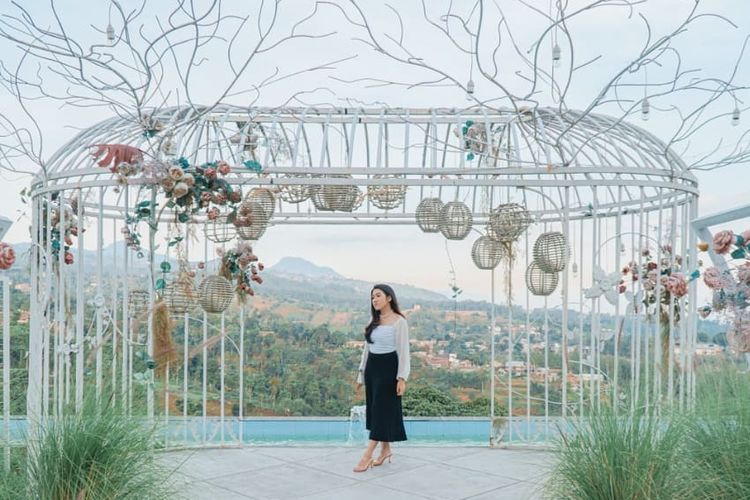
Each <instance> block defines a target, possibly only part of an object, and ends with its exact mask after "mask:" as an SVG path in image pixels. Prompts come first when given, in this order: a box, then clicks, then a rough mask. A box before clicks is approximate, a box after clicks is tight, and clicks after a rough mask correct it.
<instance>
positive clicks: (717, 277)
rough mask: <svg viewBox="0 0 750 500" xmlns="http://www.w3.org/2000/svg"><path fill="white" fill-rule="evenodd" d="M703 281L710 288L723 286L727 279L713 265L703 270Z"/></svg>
mask: <svg viewBox="0 0 750 500" xmlns="http://www.w3.org/2000/svg"><path fill="white" fill-rule="evenodd" d="M703 282H704V283H705V284H706V286H707V287H708V288H710V289H711V290H716V289H718V288H724V287H725V286H726V285H727V280H726V279H725V277H724V276H722V274H721V271H719V269H718V268H716V267H713V266H712V267H709V268H708V269H706V270H705V271H703Z"/></svg>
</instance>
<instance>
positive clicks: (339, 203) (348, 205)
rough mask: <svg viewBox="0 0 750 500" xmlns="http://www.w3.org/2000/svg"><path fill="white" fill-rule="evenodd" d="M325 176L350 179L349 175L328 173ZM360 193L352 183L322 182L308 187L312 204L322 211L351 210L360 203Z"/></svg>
mask: <svg viewBox="0 0 750 500" xmlns="http://www.w3.org/2000/svg"><path fill="white" fill-rule="evenodd" d="M327 177H328V178H333V179H352V176H351V175H329V176H327ZM361 195H362V191H360V189H359V187H357V186H355V185H353V184H345V185H331V184H324V185H317V186H312V187H311V189H310V198H311V199H312V202H313V205H315V208H317V209H318V210H320V211H323V212H333V211H334V210H338V211H341V212H352V211H353V210H356V209H357V208H358V207H359V206H360V204H361V203H362V200H361Z"/></svg>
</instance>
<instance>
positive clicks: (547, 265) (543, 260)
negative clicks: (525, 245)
mask: <svg viewBox="0 0 750 500" xmlns="http://www.w3.org/2000/svg"><path fill="white" fill-rule="evenodd" d="M569 260H570V247H569V246H568V241H567V239H566V238H565V235H564V234H562V233H560V232H556V231H555V232H549V233H543V234H541V235H540V236H539V237H538V238H537V239H536V242H534V262H536V263H537V265H538V266H539V268H540V269H541V270H542V271H544V272H547V273H559V272H560V271H562V270H563V269H565V266H567V264H568V261H569Z"/></svg>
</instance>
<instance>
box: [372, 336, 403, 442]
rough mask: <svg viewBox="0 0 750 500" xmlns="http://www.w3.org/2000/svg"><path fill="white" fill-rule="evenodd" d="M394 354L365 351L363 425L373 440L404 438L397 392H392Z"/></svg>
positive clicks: (394, 381) (389, 440) (395, 365)
mask: <svg viewBox="0 0 750 500" xmlns="http://www.w3.org/2000/svg"><path fill="white" fill-rule="evenodd" d="M397 373H398V354H396V351H394V352H389V353H387V354H373V353H369V354H368V355H367V364H366V365H365V400H366V403H367V406H366V409H365V426H366V428H367V430H369V431H370V439H372V440H373V441H387V442H389V443H390V442H393V441H406V430H405V429H404V415H403V411H402V410H401V396H397V395H396V374H397Z"/></svg>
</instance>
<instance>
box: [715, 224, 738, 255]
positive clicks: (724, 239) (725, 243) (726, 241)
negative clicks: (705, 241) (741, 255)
mask: <svg viewBox="0 0 750 500" xmlns="http://www.w3.org/2000/svg"><path fill="white" fill-rule="evenodd" d="M734 241H735V240H734V233H733V232H732V231H729V230H724V231H719V232H718V233H716V234H715V235H714V252H716V253H718V254H719V255H721V254H725V253H727V252H729V249H730V248H732V243H734Z"/></svg>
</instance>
